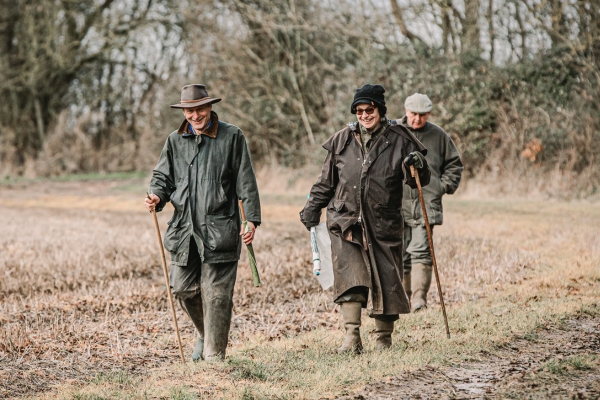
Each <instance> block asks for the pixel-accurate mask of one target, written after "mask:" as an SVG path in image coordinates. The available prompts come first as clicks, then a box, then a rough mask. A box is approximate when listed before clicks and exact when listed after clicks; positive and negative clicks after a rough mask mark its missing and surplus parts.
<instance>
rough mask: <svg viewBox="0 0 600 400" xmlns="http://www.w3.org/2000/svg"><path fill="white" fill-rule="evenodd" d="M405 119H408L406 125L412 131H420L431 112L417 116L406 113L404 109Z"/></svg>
mask: <svg viewBox="0 0 600 400" xmlns="http://www.w3.org/2000/svg"><path fill="white" fill-rule="evenodd" d="M404 110H405V111H406V119H408V124H409V125H410V126H411V128H413V129H421V128H422V127H424V126H425V124H426V123H427V118H429V116H430V115H431V112H428V113H425V114H417V113H414V112H412V111H408V110H407V109H406V108H405V109H404Z"/></svg>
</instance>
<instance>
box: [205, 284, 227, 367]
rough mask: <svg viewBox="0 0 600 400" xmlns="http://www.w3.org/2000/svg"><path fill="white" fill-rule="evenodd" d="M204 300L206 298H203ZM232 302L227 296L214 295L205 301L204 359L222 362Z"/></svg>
mask: <svg viewBox="0 0 600 400" xmlns="http://www.w3.org/2000/svg"><path fill="white" fill-rule="evenodd" d="M205 300H206V298H205ZM232 305H233V302H232V301H231V299H230V298H229V297H228V296H220V295H216V296H214V297H212V298H210V300H207V301H206V307H205V311H206V316H205V319H204V322H205V328H204V329H205V335H204V359H205V360H206V361H211V360H223V359H224V358H225V350H226V349H227V342H228V341H229V329H230V328H231V314H232Z"/></svg>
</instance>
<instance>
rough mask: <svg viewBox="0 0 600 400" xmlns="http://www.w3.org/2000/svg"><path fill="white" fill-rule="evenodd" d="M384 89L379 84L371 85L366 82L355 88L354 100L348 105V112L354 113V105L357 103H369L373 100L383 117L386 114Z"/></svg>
mask: <svg viewBox="0 0 600 400" xmlns="http://www.w3.org/2000/svg"><path fill="white" fill-rule="evenodd" d="M384 93H385V89H384V88H383V86H381V85H371V84H370V83H367V84H366V85H363V87H361V88H359V89H356V93H355V94H354V101H353V102H352V106H351V107H350V112H351V113H352V114H356V106H357V105H359V104H371V102H373V103H374V104H375V106H376V107H377V108H378V109H379V114H381V116H382V117H383V116H384V115H386V112H387V107H386V106H385V97H384V95H383V94H384Z"/></svg>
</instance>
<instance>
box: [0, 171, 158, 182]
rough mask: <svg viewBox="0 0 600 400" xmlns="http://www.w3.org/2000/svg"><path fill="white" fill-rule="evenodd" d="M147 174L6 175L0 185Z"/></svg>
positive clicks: (136, 172)
mask: <svg viewBox="0 0 600 400" xmlns="http://www.w3.org/2000/svg"><path fill="white" fill-rule="evenodd" d="M147 176H148V172H147V171H133V172H110V173H99V172H92V173H87V174H68V175H60V176H52V177H37V178H24V177H7V178H4V179H0V185H13V184H18V183H33V182H79V181H81V182H85V181H102V180H125V179H143V178H145V177H147Z"/></svg>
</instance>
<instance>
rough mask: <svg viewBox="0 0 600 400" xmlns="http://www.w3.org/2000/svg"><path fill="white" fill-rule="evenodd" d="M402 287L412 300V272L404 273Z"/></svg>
mask: <svg viewBox="0 0 600 400" xmlns="http://www.w3.org/2000/svg"><path fill="white" fill-rule="evenodd" d="M402 287H403V288H404V291H405V292H406V295H407V296H408V300H409V301H410V297H411V296H412V289H411V287H410V272H405V273H404V278H403V279H402Z"/></svg>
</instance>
